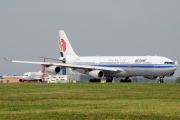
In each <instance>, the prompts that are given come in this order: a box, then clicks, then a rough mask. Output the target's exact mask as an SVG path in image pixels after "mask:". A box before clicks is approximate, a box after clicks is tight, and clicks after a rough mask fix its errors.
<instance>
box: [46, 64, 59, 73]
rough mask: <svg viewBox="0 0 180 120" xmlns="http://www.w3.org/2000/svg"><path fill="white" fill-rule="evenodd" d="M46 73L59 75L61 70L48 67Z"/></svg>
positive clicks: (55, 67)
mask: <svg viewBox="0 0 180 120" xmlns="http://www.w3.org/2000/svg"><path fill="white" fill-rule="evenodd" d="M46 71H47V72H48V73H51V74H58V73H59V72H60V71H61V68H60V67H58V66H49V67H46Z"/></svg>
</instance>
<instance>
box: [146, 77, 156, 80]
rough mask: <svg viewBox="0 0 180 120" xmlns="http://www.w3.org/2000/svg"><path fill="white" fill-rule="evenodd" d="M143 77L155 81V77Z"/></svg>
mask: <svg viewBox="0 0 180 120" xmlns="http://www.w3.org/2000/svg"><path fill="white" fill-rule="evenodd" d="M144 77H145V78H147V79H151V80H155V79H156V78H157V76H144Z"/></svg>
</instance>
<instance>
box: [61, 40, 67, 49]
mask: <svg viewBox="0 0 180 120" xmlns="http://www.w3.org/2000/svg"><path fill="white" fill-rule="evenodd" d="M61 43H62V44H61V45H62V49H63V52H65V51H66V42H65V41H64V39H61Z"/></svg>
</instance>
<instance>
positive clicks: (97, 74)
mask: <svg viewBox="0 0 180 120" xmlns="http://www.w3.org/2000/svg"><path fill="white" fill-rule="evenodd" d="M88 74H89V76H91V77H93V78H96V79H99V78H101V77H103V76H104V72H103V71H101V70H92V71H90V72H89V73H88Z"/></svg>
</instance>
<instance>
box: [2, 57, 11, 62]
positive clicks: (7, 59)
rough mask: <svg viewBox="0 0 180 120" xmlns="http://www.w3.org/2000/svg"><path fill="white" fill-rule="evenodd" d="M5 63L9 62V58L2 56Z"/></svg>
mask: <svg viewBox="0 0 180 120" xmlns="http://www.w3.org/2000/svg"><path fill="white" fill-rule="evenodd" d="M2 57H3V58H4V59H5V60H6V61H9V62H11V60H10V59H9V58H7V57H5V56H2Z"/></svg>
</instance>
